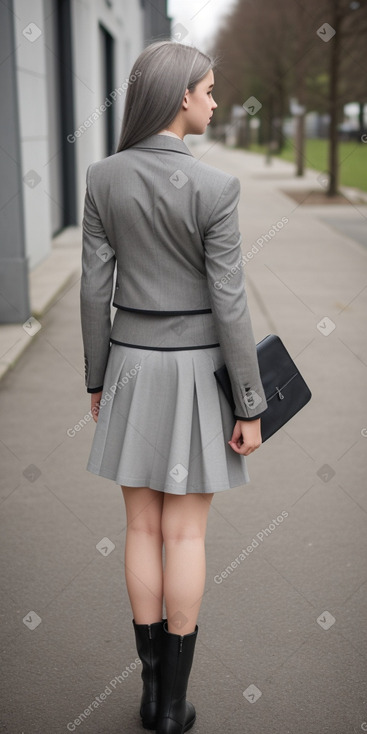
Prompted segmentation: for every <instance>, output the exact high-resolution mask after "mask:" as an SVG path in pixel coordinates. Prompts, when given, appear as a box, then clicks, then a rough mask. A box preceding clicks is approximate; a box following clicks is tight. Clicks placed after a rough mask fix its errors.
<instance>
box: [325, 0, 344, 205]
mask: <svg viewBox="0 0 367 734" xmlns="http://www.w3.org/2000/svg"><path fill="white" fill-rule="evenodd" d="M338 10H339V8H338V0H333V11H334V12H333V18H332V27H333V28H334V30H335V36H333V38H331V39H330V41H329V43H331V44H332V46H331V57H330V91H329V115H330V126H329V187H328V190H327V195H328V196H336V194H337V193H338V184H339V155H338V121H339V114H338V113H339V104H338V85H339V65H340V40H341V38H340V35H341V34H340V31H341V18H340V15H339V12H338Z"/></svg>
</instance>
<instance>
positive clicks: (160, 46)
mask: <svg viewBox="0 0 367 734" xmlns="http://www.w3.org/2000/svg"><path fill="white" fill-rule="evenodd" d="M213 66H214V60H213V59H212V58H210V57H209V56H207V55H206V54H204V53H202V52H201V51H199V50H198V49H197V48H195V47H194V46H186V45H184V44H182V43H177V42H176V41H157V42H155V43H151V44H150V45H149V46H147V47H146V48H145V49H144V51H142V53H141V54H140V56H139V57H138V58H137V59H136V62H135V64H134V66H133V68H132V70H131V73H130V77H129V87H128V89H127V92H126V100H125V110H124V117H123V120H122V127H121V135H120V140H119V144H118V147H117V150H116V153H119V152H120V151H122V150H125V148H130V147H131V146H132V145H135V144H136V143H138V142H139V141H140V140H143V139H144V138H147V137H148V136H149V135H154V134H156V133H158V132H159V131H160V130H163V129H164V128H166V127H167V126H168V125H169V124H170V123H171V122H172V121H173V120H174V118H175V117H176V115H177V114H178V112H179V111H180V109H181V104H182V100H183V98H184V95H185V92H186V89H188V90H189V91H190V92H193V91H194V89H195V87H196V84H197V83H198V82H199V81H200V80H201V79H203V78H204V77H205V76H206V74H207V73H208V71H210V69H212V68H213Z"/></svg>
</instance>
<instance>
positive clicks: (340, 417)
mask: <svg viewBox="0 0 367 734" xmlns="http://www.w3.org/2000/svg"><path fill="white" fill-rule="evenodd" d="M192 150H193V153H194V155H196V156H198V157H202V160H204V161H205V162H206V163H208V164H211V165H214V166H217V167H219V168H221V169H223V170H226V171H228V172H230V173H233V174H235V175H237V176H238V177H239V178H240V180H241V185H242V197H241V205H240V224H241V231H242V235H243V240H244V244H243V254H244V256H245V257H246V254H247V253H250V252H252V256H251V255H248V257H247V260H248V262H246V264H245V265H244V268H245V277H246V282H247V291H248V298H249V303H250V309H251V314H252V321H253V326H254V332H255V337H256V340H257V341H259V340H260V339H261V338H262V337H263V336H265V335H266V334H268V333H270V332H273V333H277V334H279V336H280V337H281V338H282V339H283V341H284V343H285V344H286V346H287V348H288V349H289V351H290V353H291V355H292V356H293V358H294V360H295V361H296V363H297V365H298V366H299V368H300V371H301V373H302V374H303V375H304V377H305V379H306V381H307V382H308V384H309V386H310V388H311V391H312V393H313V397H312V400H311V402H310V403H309V404H308V406H306V408H305V409H304V410H303V411H301V412H300V413H299V414H298V415H297V416H296V417H295V418H294V419H293V420H292V421H291V422H290V423H289V424H288V425H287V426H286V427H285V428H284V429H283V430H282V431H280V432H279V433H278V434H276V435H275V436H273V437H272V439H270V440H269V442H267V443H266V444H264V445H263V446H262V447H261V448H260V449H259V450H258V451H257V452H255V453H254V454H253V455H252V456H250V457H249V459H248V466H249V472H250V477H251V482H250V484H249V485H247V486H246V487H242V488H241V487H239V488H237V489H233V490H231V491H229V492H223V493H218V494H217V495H215V497H214V500H213V503H212V509H211V512H210V517H209V523H208V533H207V543H206V545H207V580H206V589H205V594H204V598H203V603H202V607H201V612H200V617H199V636H198V642H197V652H196V656H195V659H194V665H193V670H192V675H191V678H190V684H189V697H190V700H192V701H193V702H194V703H195V705H196V708H197V714H198V718H197V723H196V724H195V726H194V728H193V732H194V733H195V734H212V733H213V734H217V733H218V734H219V733H222V732H226V734H238V733H241V734H242V733H244V734H245V733H246V734H260V733H261V734H294V732H295V731H297V732H298V734H354V733H356V732H361V731H366V730H367V701H366V690H367V688H366V683H367V635H366V589H367V564H366V558H367V553H366V550H367V534H366V513H367V498H366V491H365V487H366V460H365V456H366V440H367V420H366V414H365V405H366V366H367V346H366V337H365V331H366V330H365V327H364V320H365V313H366V290H367V289H366V251H365V249H364V247H363V246H362V245H361V244H359V243H358V241H357V238H355V239H354V238H353V232H355V230H356V228H357V229H358V231H359V229H360V223H361V222H365V220H366V217H367V206H366V205H363V204H362V205H361V204H356V203H351V204H350V205H347V206H344V207H336V208H335V209H334V207H332V206H330V207H312V208H311V207H307V206H300V205H297V204H296V203H295V201H294V200H292V199H291V198H289V197H288V196H286V195H285V194H284V193H282V191H281V190H282V189H288V190H289V189H291V188H297V187H299V188H306V184H307V185H308V184H313V183H314V182H315V181H316V180H317V175H318V174H317V173H314V172H307V177H306V180H305V179H303V180H302V181H298V180H296V179H293V167H292V166H291V165H290V164H287V163H284V162H281V161H277V162H275V161H274V162H273V164H272V166H271V167H268V168H267V167H265V166H264V162H263V158H262V157H261V156H256V155H252V154H247V153H244V152H238V151H235V150H228V149H226V148H224V147H222V146H221V145H219V144H214V145H213V143H211V144H207V145H205V146H203V145H198V146H195V148H194V146H192ZM342 210H343V211H342ZM325 217H326V218H327V219H328V218H329V219H330V220H332V222H335V221H336V219H338V221H339V222H344V225H345V226H344V230H345V228H347V231H348V232H349V236H347V235H346V234H345V233H344V232H342V231H341V229H340V228H339V229H338V230H337V231H336V229H335V227H334V226H332V225H330V223H328V222H327V221H325ZM285 220H288V221H285ZM347 220H348V222H347ZM350 222H352V225H350ZM279 223H282V224H283V226H280V224H279ZM351 235H352V236H351ZM354 236H355V235H354ZM358 237H359V235H358ZM256 249H257V250H258V251H257V252H256V251H255V250H256ZM78 257H79V258H80V253H79V256H78ZM363 317H364V318H363ZM39 320H40V323H41V327H42V328H41V329H40V330H39V331H38V333H37V334H36V335H35V336H34V337H32V336H31V335H26V336H27V339H28V344H29V346H28V349H27V351H26V353H25V354H23V355H22V356H21V358H20V359H19V360H18V362H17V363H16V364H15V365H14V366H13V369H11V370H9V371H8V372H7V373H6V374H5V376H4V377H3V379H2V380H1V383H0V390H1V410H2V416H3V419H2V426H1V429H0V453H1V461H2V467H3V470H2V477H1V510H2V520H1V522H2V525H1V531H2V539H3V552H2V560H1V566H0V575H1V581H2V587H3V593H2V602H1V604H2V607H3V608H2V619H3V624H2V647H1V649H2V661H3V663H2V671H3V676H2V693H3V696H2V697H3V706H2V709H3V714H2V720H3V728H2V731H4V732H7V733H9V734H16V733H20V732H24V734H36V733H37V734H38V733H39V732H41V733H42V734H43V732H49V731H50V732H52V734H59V732H60V733H61V732H67V731H80V732H85V733H87V734H115V733H116V734H135V732H140V731H143V729H142V728H141V725H140V721H139V716H138V703H139V699H140V690H141V684H140V665H139V662H136V659H137V654H136V650H135V647H134V639H133V628H132V623H131V613H130V605H129V601H128V596H127V592H126V588H125V583H124V578H123V562H122V558H123V547H124V539H125V513H124V508H123V501H122V498H121V490H120V489H119V487H118V486H117V485H115V484H114V483H113V482H109V481H108V480H104V479H102V478H99V477H96V476H93V475H91V474H89V473H87V472H86V470H85V465H86V461H87V457H88V454H89V449H90V444H91V440H92V436H93V431H94V424H92V423H91V422H86V425H84V427H81V428H80V426H83V417H84V416H85V415H86V414H87V413H88V411H89V407H90V406H89V396H87V394H86V392H85V389H84V376H83V355H82V343H81V332H80V322H79V277H78V275H77V273H76V275H75V276H73V280H72V281H69V285H68V287H67V288H66V289H65V291H64V292H63V293H62V294H59V295H58V297H57V299H56V302H55V303H54V305H53V306H51V307H50V308H48V310H45V311H44V313H43V315H42V316H40V318H39ZM19 328H20V329H21V328H22V327H19ZM77 426H78V427H79V428H77ZM106 539H108V540H106ZM106 548H107V551H106V550H104V549H106ZM99 549H100V550H99ZM84 711H88V713H86V714H83V712H84ZM80 715H82V716H81V717H80Z"/></svg>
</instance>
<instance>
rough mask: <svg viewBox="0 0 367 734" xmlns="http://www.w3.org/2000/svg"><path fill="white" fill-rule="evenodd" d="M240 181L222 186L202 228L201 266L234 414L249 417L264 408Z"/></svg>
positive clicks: (264, 398) (243, 418)
mask: <svg viewBox="0 0 367 734" xmlns="http://www.w3.org/2000/svg"><path fill="white" fill-rule="evenodd" d="M239 197H240V182H239V180H238V178H236V177H235V176H232V177H231V178H230V179H229V180H228V181H227V183H226V185H225V186H224V188H223V190H222V192H221V194H220V196H219V198H218V200H217V202H216V204H215V206H214V209H213V211H212V212H211V215H210V217H209V220H208V222H207V225H206V228H205V233H204V249H205V266H206V274H207V281H208V288H209V293H210V300H211V307H212V312H213V318H214V321H215V324H216V328H217V331H218V337H219V343H220V346H221V349H222V352H223V357H224V362H225V364H226V367H227V370H228V373H229V378H230V381H231V387H232V392H233V399H234V403H235V418H236V419H238V420H254V419H255V418H258V417H259V416H260V415H261V413H263V412H264V411H265V410H266V408H267V402H266V397H265V392H264V388H263V385H262V382H261V377H260V371H259V364H258V360H257V352H256V343H255V338H254V334H253V330H252V324H251V317H250V313H249V309H248V305H247V296H246V290H245V276H244V270H243V260H242V251H241V235H240V232H239V229H238V212H237V204H238V201H239Z"/></svg>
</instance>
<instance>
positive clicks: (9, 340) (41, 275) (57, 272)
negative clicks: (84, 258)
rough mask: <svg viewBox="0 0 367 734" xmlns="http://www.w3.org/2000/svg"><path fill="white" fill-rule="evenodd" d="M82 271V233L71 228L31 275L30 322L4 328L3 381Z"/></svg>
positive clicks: (0, 329) (0, 347)
mask: <svg viewBox="0 0 367 734" xmlns="http://www.w3.org/2000/svg"><path fill="white" fill-rule="evenodd" d="M80 269H81V229H80V227H69V228H67V229H66V230H65V231H63V232H62V233H61V235H59V236H57V237H55V238H54V239H53V240H52V249H51V253H50V255H48V256H47V257H46V258H45V259H44V260H42V262H41V263H40V264H39V265H37V266H36V267H35V268H34V269H33V270H32V271H31V272H30V273H29V292H30V302H31V313H30V315H29V318H28V319H27V320H26V321H25V322H24V324H1V325H0V380H1V379H2V378H3V377H5V375H6V374H7V373H8V372H9V370H11V369H12V368H13V367H14V366H15V364H16V363H17V362H18V360H19V358H20V357H21V355H22V354H23V352H25V350H26V349H27V348H28V346H29V345H30V344H31V343H32V342H33V340H34V338H35V337H37V334H38V332H39V331H40V330H41V327H40V328H38V324H37V323H36V322H38V321H39V319H41V318H42V316H44V315H45V313H46V312H47V311H48V310H49V309H50V308H51V306H52V305H53V304H54V303H55V302H56V301H57V298H58V296H60V295H61V294H62V293H63V292H64V291H65V289H66V288H67V286H68V285H69V284H70V283H71V282H72V280H73V278H74V277H75V278H80ZM30 319H35V320H36V322H34V321H33V329H32V322H31V321H30ZM27 323H28V324H29V325H30V328H29V329H28V330H27V329H26V328H25V324H27ZM35 328H36V329H37V330H36V331H35V330H34V329H35Z"/></svg>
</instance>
